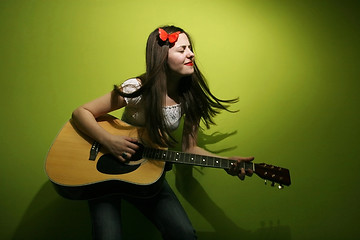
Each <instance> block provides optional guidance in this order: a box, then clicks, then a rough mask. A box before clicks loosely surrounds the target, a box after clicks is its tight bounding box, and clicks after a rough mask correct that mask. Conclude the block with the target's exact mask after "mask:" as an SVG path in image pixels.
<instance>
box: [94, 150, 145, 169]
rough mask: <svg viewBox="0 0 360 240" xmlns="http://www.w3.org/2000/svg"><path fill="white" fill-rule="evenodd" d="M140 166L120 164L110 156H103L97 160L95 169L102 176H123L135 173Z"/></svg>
mask: <svg viewBox="0 0 360 240" xmlns="http://www.w3.org/2000/svg"><path fill="white" fill-rule="evenodd" d="M139 166H140V164H137V165H128V164H126V163H122V162H120V161H119V160H118V159H117V158H116V157H114V156H113V155H112V154H104V155H102V156H101V157H100V158H99V161H98V162H97V165H96V169H97V170H98V171H99V172H101V173H104V174H125V173H129V172H132V171H135V170H136V169H137V168H138V167H139Z"/></svg>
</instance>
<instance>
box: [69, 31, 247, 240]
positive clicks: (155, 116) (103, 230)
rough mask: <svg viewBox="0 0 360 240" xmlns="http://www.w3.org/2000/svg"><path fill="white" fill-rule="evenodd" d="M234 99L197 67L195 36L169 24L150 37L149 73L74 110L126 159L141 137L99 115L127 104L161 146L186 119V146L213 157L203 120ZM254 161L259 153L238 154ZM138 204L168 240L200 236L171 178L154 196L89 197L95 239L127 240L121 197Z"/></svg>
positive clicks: (81, 123)
mask: <svg viewBox="0 0 360 240" xmlns="http://www.w3.org/2000/svg"><path fill="white" fill-rule="evenodd" d="M233 102H236V99H234V100H220V99H218V98H216V97H215V96H214V95H213V94H212V93H211V91H210V90H209V88H208V86H207V83H206V81H205V79H204V77H203V75H202V74H201V72H200V71H199V69H198V67H197V66H196V62H195V58H194V53H193V49H192V44H191V40H190V37H189V35H188V34H187V33H186V32H185V31H184V30H183V29H181V28H178V27H175V26H163V27H161V28H158V29H155V30H154V31H153V32H152V33H151V34H150V36H149V38H148V41H147V47H146V73H144V74H143V75H141V76H139V77H136V78H132V79H129V80H126V81H125V82H124V83H122V84H121V85H120V86H115V87H114V89H113V91H111V92H110V93H108V94H106V95H104V96H102V97H100V98H98V99H95V100H93V101H91V102H89V103H86V104H84V105H83V106H80V107H78V108H77V109H76V110H75V111H74V112H73V120H74V122H75V123H76V125H77V127H78V128H79V129H80V130H81V131H83V132H84V133H85V134H87V135H89V136H90V137H91V138H93V139H95V140H96V141H98V142H99V143H101V144H102V146H104V147H105V148H107V149H108V150H109V151H110V152H111V153H112V154H113V155H114V156H116V157H117V158H118V159H119V161H126V160H128V159H129V158H131V156H132V155H133V154H134V153H135V152H136V150H137V149H138V145H136V142H137V140H135V139H132V138H129V137H125V136H115V135H111V134H110V133H108V132H106V131H105V130H104V129H103V128H102V127H100V126H99V125H98V123H97V121H96V118H97V117H99V116H101V115H103V114H106V113H108V112H111V111H114V110H117V109H120V108H123V107H125V111H124V113H123V116H122V120H123V121H125V122H127V123H130V124H132V125H136V126H142V127H144V128H146V130H147V132H148V134H149V136H150V138H151V140H152V141H153V142H154V143H156V144H158V145H159V146H165V147H169V146H172V145H173V144H174V143H175V139H173V138H172V137H171V132H172V131H173V130H175V129H177V127H178V126H179V122H180V119H181V117H182V116H185V118H184V127H183V138H182V150H183V151H184V152H188V153H194V154H201V155H210V156H214V155H213V154H212V153H210V152H207V151H205V150H204V149H202V148H200V147H198V146H197V142H196V136H197V132H198V129H199V125H200V121H202V122H203V123H204V124H205V126H206V127H207V128H209V125H210V124H213V123H214V122H213V117H214V116H215V115H216V114H218V113H219V111H220V110H227V107H228V104H230V103H233ZM231 159H234V160H237V162H238V163H239V162H240V161H252V160H253V157H232V158H231ZM228 173H229V174H231V175H237V176H238V177H239V178H240V179H241V180H243V179H244V178H245V175H249V176H251V175H252V171H251V170H245V169H243V168H241V169H240V168H239V167H238V164H235V165H234V166H233V167H232V168H231V169H230V170H228ZM122 199H126V200H127V201H129V202H131V203H132V204H134V205H135V206H136V207H137V208H138V209H139V210H140V211H141V212H142V213H143V214H144V215H145V216H147V217H148V218H149V219H150V220H151V221H152V222H153V223H154V224H155V225H156V227H157V228H158V229H159V230H160V232H161V234H162V236H163V238H164V239H172V240H174V239H181V240H185V239H196V234H195V231H194V229H193V227H192V225H191V223H190V221H189V219H188V217H187V215H186V213H185V211H184V209H183V208H182V206H181V204H180V202H179V201H178V199H177V197H176V196H175V194H174V193H173V191H172V190H171V188H170V187H169V185H168V183H167V182H166V181H164V182H163V187H162V190H161V191H160V192H159V193H158V194H157V195H155V196H154V197H151V198H147V199H137V198H130V197H125V196H109V197H102V198H99V199H94V200H90V201H89V207H90V213H91V218H92V224H93V237H94V239H120V238H121V222H120V219H121V215H120V204H121V200H122Z"/></svg>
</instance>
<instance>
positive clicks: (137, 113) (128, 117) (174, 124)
mask: <svg viewBox="0 0 360 240" xmlns="http://www.w3.org/2000/svg"><path fill="white" fill-rule="evenodd" d="M121 86H122V90H123V92H124V93H133V92H134V91H136V90H137V89H139V88H140V87H141V82H139V81H138V80H137V79H136V78H131V79H128V80H126V81H125V82H124V83H123V84H122V85H121ZM140 100H141V96H139V97H135V98H125V101H126V103H127V105H126V107H125V111H124V113H123V115H122V120H123V121H125V122H127V123H129V124H131V125H135V126H144V125H145V116H144V109H143V108H142V106H141V104H139V103H140ZM163 111H164V116H165V123H166V124H167V127H168V128H169V130H170V131H174V130H176V129H177V128H178V127H179V124H180V120H181V116H182V113H181V105H180V104H176V105H172V106H165V107H164V108H163Z"/></svg>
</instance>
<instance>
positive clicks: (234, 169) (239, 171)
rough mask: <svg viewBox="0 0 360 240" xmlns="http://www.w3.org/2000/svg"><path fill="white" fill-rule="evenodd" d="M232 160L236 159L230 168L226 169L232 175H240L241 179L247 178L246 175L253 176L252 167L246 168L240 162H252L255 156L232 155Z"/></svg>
mask: <svg viewBox="0 0 360 240" xmlns="http://www.w3.org/2000/svg"><path fill="white" fill-rule="evenodd" d="M229 159H231V160H236V162H235V164H234V165H232V166H231V168H230V169H226V172H227V173H228V174H230V175H232V176H238V177H239V178H240V179H241V180H244V179H245V176H249V177H251V176H252V175H253V171H252V169H244V168H243V167H240V162H250V161H252V160H254V157H230V158H229Z"/></svg>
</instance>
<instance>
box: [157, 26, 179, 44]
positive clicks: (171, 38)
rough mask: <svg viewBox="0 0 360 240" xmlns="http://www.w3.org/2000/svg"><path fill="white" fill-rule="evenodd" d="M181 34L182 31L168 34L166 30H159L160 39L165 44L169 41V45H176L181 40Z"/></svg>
mask: <svg viewBox="0 0 360 240" xmlns="http://www.w3.org/2000/svg"><path fill="white" fill-rule="evenodd" d="M179 34H180V31H178V32H174V33H171V34H168V33H167V32H166V31H165V30H164V29H162V28H159V37H160V39H161V40H162V41H163V42H165V41H166V40H169V43H171V44H172V43H175V42H176V41H177V40H178V38H179Z"/></svg>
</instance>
